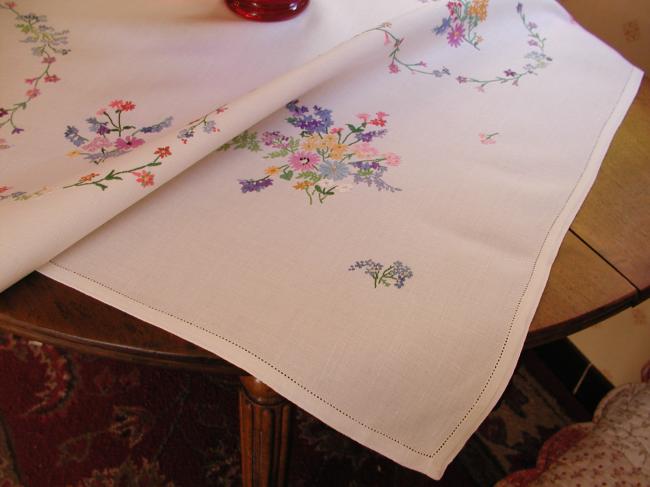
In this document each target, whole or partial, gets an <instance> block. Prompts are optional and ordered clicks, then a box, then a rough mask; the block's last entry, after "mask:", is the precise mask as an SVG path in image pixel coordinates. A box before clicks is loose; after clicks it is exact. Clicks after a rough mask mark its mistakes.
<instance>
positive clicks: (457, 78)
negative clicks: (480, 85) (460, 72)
mask: <svg viewBox="0 0 650 487" xmlns="http://www.w3.org/2000/svg"><path fill="white" fill-rule="evenodd" d="M456 81H458V82H459V83H461V84H462V83H467V78H465V76H456Z"/></svg>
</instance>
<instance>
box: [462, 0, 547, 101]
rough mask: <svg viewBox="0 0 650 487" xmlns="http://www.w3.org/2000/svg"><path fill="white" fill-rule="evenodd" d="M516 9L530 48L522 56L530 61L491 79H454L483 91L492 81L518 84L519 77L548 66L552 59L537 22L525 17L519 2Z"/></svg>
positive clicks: (466, 77) (463, 77)
mask: <svg viewBox="0 0 650 487" xmlns="http://www.w3.org/2000/svg"><path fill="white" fill-rule="evenodd" d="M516 11H517V14H518V15H519V18H520V19H521V22H522V24H523V25H524V28H525V29H526V31H527V32H528V45H529V46H530V47H531V48H532V49H531V50H530V51H528V52H527V53H526V54H525V55H524V58H526V59H529V60H530V61H529V62H528V63H526V65H525V66H523V68H522V69H520V70H519V71H514V70H512V69H510V68H508V69H505V70H504V71H503V75H497V76H495V77H493V78H491V79H486V80H482V79H478V78H473V77H468V76H457V77H456V81H458V82H459V83H461V84H463V83H473V84H475V85H476V89H477V90H478V91H481V92H482V91H484V89H485V87H486V86H487V85H490V84H493V83H498V84H502V85H503V84H510V85H511V86H519V80H520V79H521V78H523V77H525V76H529V75H531V74H534V75H537V71H538V70H540V69H543V68H545V67H546V66H548V63H550V62H552V61H553V59H552V58H550V57H549V56H547V55H546V51H545V50H544V46H545V43H546V39H545V38H543V37H542V36H540V34H539V32H537V24H536V23H534V22H529V21H528V20H527V19H526V14H525V13H524V7H523V5H522V4H521V3H518V4H517V7H516Z"/></svg>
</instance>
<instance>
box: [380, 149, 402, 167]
mask: <svg viewBox="0 0 650 487" xmlns="http://www.w3.org/2000/svg"><path fill="white" fill-rule="evenodd" d="M384 157H385V158H386V164H388V165H389V166H393V167H395V166H399V165H400V162H402V159H401V158H400V156H398V155H397V154H395V153H394V152H388V153H386V154H384Z"/></svg>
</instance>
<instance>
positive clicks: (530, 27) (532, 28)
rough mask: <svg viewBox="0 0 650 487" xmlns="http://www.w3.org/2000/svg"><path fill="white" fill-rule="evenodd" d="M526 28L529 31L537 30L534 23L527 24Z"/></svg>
mask: <svg viewBox="0 0 650 487" xmlns="http://www.w3.org/2000/svg"><path fill="white" fill-rule="evenodd" d="M528 28H529V29H530V30H535V29H537V24H536V23H535V22H528Z"/></svg>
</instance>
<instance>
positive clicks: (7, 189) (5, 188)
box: [0, 186, 11, 193]
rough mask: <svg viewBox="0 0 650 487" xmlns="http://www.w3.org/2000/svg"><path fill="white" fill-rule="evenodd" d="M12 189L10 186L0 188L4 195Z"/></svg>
mask: <svg viewBox="0 0 650 487" xmlns="http://www.w3.org/2000/svg"><path fill="white" fill-rule="evenodd" d="M10 189H11V188H10V187H9V186H0V193H4V192H5V191H9V190H10Z"/></svg>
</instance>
